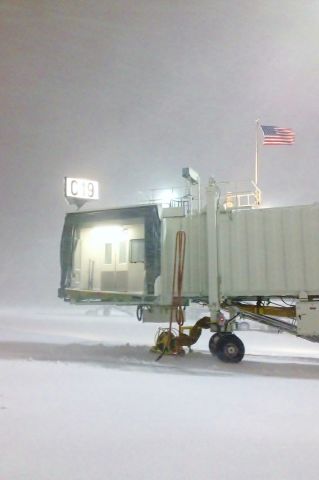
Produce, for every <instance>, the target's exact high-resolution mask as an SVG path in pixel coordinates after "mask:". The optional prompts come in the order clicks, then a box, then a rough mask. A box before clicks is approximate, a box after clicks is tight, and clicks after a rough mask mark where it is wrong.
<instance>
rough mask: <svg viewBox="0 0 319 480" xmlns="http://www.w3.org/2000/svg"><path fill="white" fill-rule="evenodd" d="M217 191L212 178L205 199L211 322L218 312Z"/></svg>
mask: <svg viewBox="0 0 319 480" xmlns="http://www.w3.org/2000/svg"><path fill="white" fill-rule="evenodd" d="M218 196H219V189H218V186H217V184H216V182H215V180H214V179H213V178H210V179H209V184H208V187H207V190H206V198H207V211H206V215H207V218H206V222H207V259H208V307H209V310H210V314H211V319H212V321H216V320H217V319H218V313H219V310H220V298H219V268H218V243H217V233H218V232H217V207H218Z"/></svg>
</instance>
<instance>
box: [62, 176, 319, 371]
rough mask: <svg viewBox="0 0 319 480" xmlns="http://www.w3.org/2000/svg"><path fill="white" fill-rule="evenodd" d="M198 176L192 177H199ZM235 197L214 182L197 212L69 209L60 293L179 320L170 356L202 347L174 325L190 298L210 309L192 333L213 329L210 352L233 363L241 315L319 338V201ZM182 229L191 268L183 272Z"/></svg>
mask: <svg viewBox="0 0 319 480" xmlns="http://www.w3.org/2000/svg"><path fill="white" fill-rule="evenodd" d="M191 173H192V172H191V171H187V172H186V174H187V175H186V174H185V177H187V178H190V179H191V181H192V182H193V183H194V182H196V181H198V179H197V178H196V177H195V176H194V175H193V176H192V175H191ZM195 185H196V183H195ZM227 194H228V201H227V196H226V200H225V197H223V196H222V194H221V189H220V188H219V186H218V184H217V183H216V182H215V181H214V180H213V179H210V181H209V184H208V187H207V189H206V202H203V201H202V202H199V201H197V208H187V209H186V208H184V204H183V202H180V203H179V202H177V203H176V202H175V203H171V205H170V206H169V207H168V208H165V209H160V208H159V207H158V206H156V205H142V206H132V207H124V208H116V209H107V210H99V211H91V212H76V213H69V214H67V215H66V218H65V224H64V228H63V233H62V239H61V284H60V288H59V297H60V298H63V299H64V300H67V301H71V302H74V303H94V304H100V303H110V304H118V305H132V304H134V305H137V307H138V314H139V319H141V320H143V321H154V322H159V321H163V322H168V323H169V324H170V327H169V328H170V331H169V333H168V334H167V335H166V334H165V332H164V333H163V332H161V335H160V336H159V337H160V339H159V343H160V345H161V348H162V349H164V350H165V351H167V352H173V353H178V352H181V351H182V350H183V345H187V346H190V345H191V344H192V343H191V339H190V338H189V339H186V333H185V330H183V329H182V328H183V325H182V323H183V322H182V321H181V324H180V325H179V332H178V335H174V336H172V331H171V323H172V321H171V320H172V312H173V313H174V315H175V313H176V311H178V312H179V313H178V315H177V317H178V318H180V319H181V318H182V317H183V315H181V310H182V309H183V308H186V307H187V306H188V305H189V303H190V302H199V303H202V304H204V305H207V306H208V308H209V311H210V317H209V319H207V317H205V319H202V321H199V323H197V324H196V325H197V326H196V329H195V330H194V331H193V334H192V339H193V340H194V339H196V338H198V332H200V331H201V329H202V328H210V330H211V331H212V332H213V333H214V334H213V336H212V338H211V341H210V345H209V348H210V351H211V352H212V353H213V354H215V353H216V354H217V355H218V357H219V358H220V359H222V360H224V361H231V362H238V361H240V360H241V359H242V358H243V356H244V346H243V344H242V342H241V340H240V339H239V338H238V337H237V336H236V335H234V333H233V332H234V330H235V329H236V319H238V316H246V317H247V318H250V319H252V320H255V321H257V322H260V323H264V324H266V325H270V326H273V327H275V328H278V330H282V331H285V332H289V333H291V334H294V335H297V336H300V337H302V338H306V339H308V340H310V341H318V340H319V274H318V272H319V249H318V238H319V205H318V204H314V205H302V206H291V207H276V208H261V207H260V205H259V204H258V201H259V200H260V198H261V197H260V193H259V191H258V190H256V191H255V199H256V202H255V203H254V204H253V205H246V204H245V206H244V207H243V204H242V200H240V201H239V200H238V199H241V197H239V196H237V197H236V195H235V196H234V195H232V196H231V195H230V193H229V192H227ZM199 195H200V191H199V188H198V196H199ZM249 198H250V197H249ZM234 199H237V200H236V201H234ZM202 200H203V199H202ZM230 200H232V201H230ZM246 203H247V202H246ZM176 205H177V206H176ZM181 232H182V236H183V238H184V239H185V245H184V247H183V248H184V250H183V251H184V253H183V265H182V268H181V270H179V269H177V270H176V268H175V267H174V265H175V266H176V252H177V239H178V238H179V237H181ZM181 272H182V273H181ZM176 276H177V278H179V281H181V283H180V284H179V287H178V291H179V294H178V296H177V295H176V293H175V290H176V288H175V286H174V285H175V283H174V282H175V277H176ZM181 284H182V288H181ZM285 298H291V299H293V302H294V304H293V306H292V305H290V306H289V305H285V303H284V304H283V305H281V306H280V307H278V305H277V307H276V305H274V304H276V302H277V301H278V299H279V300H281V299H285ZM277 303H278V302H277ZM194 332H195V333H196V334H195V333H194ZM193 340H192V341H193ZM183 342H184V343H183Z"/></svg>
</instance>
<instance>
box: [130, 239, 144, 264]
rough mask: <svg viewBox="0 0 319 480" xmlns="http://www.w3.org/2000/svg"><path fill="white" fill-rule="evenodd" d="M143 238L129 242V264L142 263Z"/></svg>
mask: <svg viewBox="0 0 319 480" xmlns="http://www.w3.org/2000/svg"><path fill="white" fill-rule="evenodd" d="M144 244H145V242H144V238H138V239H133V240H130V263H144V259H145V253H144V249H145V246H144Z"/></svg>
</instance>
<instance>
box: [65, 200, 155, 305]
mask: <svg viewBox="0 0 319 480" xmlns="http://www.w3.org/2000/svg"><path fill="white" fill-rule="evenodd" d="M160 238H161V223H160V219H159V213H158V207H157V206H156V205H145V206H137V207H128V208H120V209H110V210H103V211H102V210H101V211H93V212H76V213H69V214H67V215H66V218H65V224H64V228H63V233H62V239H61V285H60V289H59V296H60V297H61V298H64V299H66V300H71V301H82V302H85V301H90V300H95V301H99V300H100V301H110V302H115V303H116V301H117V300H122V301H123V298H125V300H126V301H127V302H128V303H130V302H131V303H137V302H139V301H142V300H143V299H145V297H153V296H154V293H155V281H156V278H157V277H158V276H159V274H160V249H161V242H160Z"/></svg>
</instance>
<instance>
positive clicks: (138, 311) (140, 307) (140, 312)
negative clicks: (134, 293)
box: [136, 305, 143, 322]
mask: <svg viewBox="0 0 319 480" xmlns="http://www.w3.org/2000/svg"><path fill="white" fill-rule="evenodd" d="M136 318H137V320H138V321H139V322H141V321H142V320H143V305H137V307H136Z"/></svg>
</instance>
